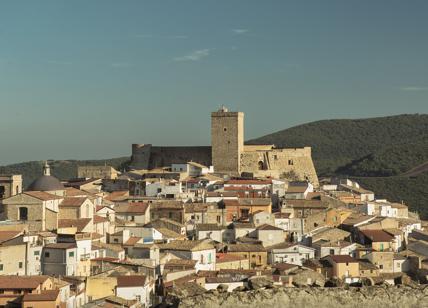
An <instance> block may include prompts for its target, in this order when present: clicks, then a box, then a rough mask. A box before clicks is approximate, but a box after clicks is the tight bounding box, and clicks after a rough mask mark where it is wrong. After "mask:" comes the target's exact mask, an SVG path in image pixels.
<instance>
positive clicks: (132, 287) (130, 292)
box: [116, 275, 154, 307]
mask: <svg viewBox="0 0 428 308" xmlns="http://www.w3.org/2000/svg"><path fill="white" fill-rule="evenodd" d="M153 294H154V284H153V282H151V281H149V279H148V278H147V277H146V276H143V275H139V276H137V275H132V276H118V277H117V286H116V296H118V297H121V298H124V299H127V300H137V301H138V302H140V303H141V304H143V306H144V307H150V306H151V304H152V297H153Z"/></svg>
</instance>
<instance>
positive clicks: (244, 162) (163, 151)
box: [131, 107, 318, 186]
mask: <svg viewBox="0 0 428 308" xmlns="http://www.w3.org/2000/svg"><path fill="white" fill-rule="evenodd" d="M188 161H195V162H198V163H201V164H204V165H206V166H210V165H212V166H214V171H215V172H216V173H222V174H228V175H231V176H240V175H252V176H254V177H267V176H271V177H275V178H280V177H293V178H294V179H299V180H309V181H310V182H311V183H313V184H314V185H315V186H318V177H317V174H316V171H315V167H314V164H313V161H312V155H311V148H310V147H304V148H283V149H279V148H275V146H274V145H245V144H244V113H243V112H231V111H229V110H228V109H227V108H225V107H222V108H221V109H220V110H218V111H216V112H212V113H211V147H209V146H201V147H198V146H193V147H153V146H152V145H151V144H133V145H132V159H131V168H133V169H153V168H157V167H165V166H170V165H171V164H173V163H186V162H188Z"/></svg>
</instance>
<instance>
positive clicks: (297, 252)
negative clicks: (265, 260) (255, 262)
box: [267, 243, 315, 265]
mask: <svg viewBox="0 0 428 308" xmlns="http://www.w3.org/2000/svg"><path fill="white" fill-rule="evenodd" d="M267 249H268V257H269V263H270V264H275V263H288V264H295V265H302V264H303V263H304V262H305V261H306V260H309V259H313V258H314V257H315V249H314V248H312V247H307V246H303V245H300V244H290V243H281V244H277V245H274V246H271V247H268V248H267Z"/></svg>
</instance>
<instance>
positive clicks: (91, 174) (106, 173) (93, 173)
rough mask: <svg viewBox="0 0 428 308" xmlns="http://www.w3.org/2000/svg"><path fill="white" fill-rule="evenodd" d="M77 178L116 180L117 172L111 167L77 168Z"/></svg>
mask: <svg viewBox="0 0 428 308" xmlns="http://www.w3.org/2000/svg"><path fill="white" fill-rule="evenodd" d="M77 177H78V178H96V179H116V178H117V171H116V170H115V169H114V168H113V167H111V166H78V167H77Z"/></svg>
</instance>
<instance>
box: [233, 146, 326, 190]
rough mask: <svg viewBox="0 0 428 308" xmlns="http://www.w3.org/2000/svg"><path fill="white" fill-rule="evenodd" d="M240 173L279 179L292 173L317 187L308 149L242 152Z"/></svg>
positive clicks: (316, 178) (309, 149) (316, 179)
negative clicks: (285, 174)
mask: <svg viewBox="0 0 428 308" xmlns="http://www.w3.org/2000/svg"><path fill="white" fill-rule="evenodd" d="M262 165H263V166H262ZM261 168H262V169H261ZM241 171H242V172H249V173H253V175H254V176H256V177H260V176H272V177H280V176H282V175H283V174H284V173H294V174H295V175H296V176H297V179H298V180H305V179H308V180H309V181H310V182H311V183H312V184H314V186H318V177H317V174H316V171H315V167H314V163H313V161H312V156H311V148H310V147H305V148H290V149H274V150H271V151H254V152H249V151H248V152H244V153H242V154H241Z"/></svg>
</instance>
